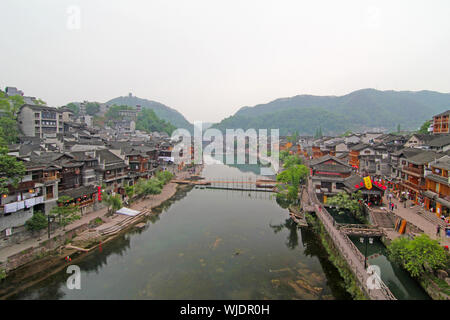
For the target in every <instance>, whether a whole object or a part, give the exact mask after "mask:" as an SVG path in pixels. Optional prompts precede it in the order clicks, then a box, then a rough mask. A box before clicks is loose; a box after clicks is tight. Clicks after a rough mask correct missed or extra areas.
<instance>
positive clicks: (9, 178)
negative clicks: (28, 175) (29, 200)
mask: <svg viewBox="0 0 450 320" xmlns="http://www.w3.org/2000/svg"><path fill="white" fill-rule="evenodd" d="M25 172H26V170H25V166H24V164H23V163H22V162H21V161H17V159H16V158H15V157H13V156H10V155H8V148H6V147H0V194H8V193H9V189H8V185H10V184H11V185H12V186H13V187H17V185H18V183H19V182H20V180H21V179H22V178H23V176H24V175H25Z"/></svg>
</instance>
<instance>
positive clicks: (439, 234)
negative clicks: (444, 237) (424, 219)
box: [436, 224, 441, 237]
mask: <svg viewBox="0 0 450 320" xmlns="http://www.w3.org/2000/svg"><path fill="white" fill-rule="evenodd" d="M436 236H437V237H440V236H441V226H440V225H439V224H438V225H437V226H436Z"/></svg>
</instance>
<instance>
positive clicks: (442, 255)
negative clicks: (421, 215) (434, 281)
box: [388, 234, 448, 277]
mask: <svg viewBox="0 0 450 320" xmlns="http://www.w3.org/2000/svg"><path fill="white" fill-rule="evenodd" d="M388 252H389V255H390V257H391V258H392V259H393V260H394V261H396V262H397V263H399V264H401V265H402V266H403V267H404V268H405V269H406V270H407V271H408V272H409V273H410V274H411V275H412V276H413V277H419V276H421V275H422V274H423V273H424V272H425V267H428V268H431V269H432V270H433V271H436V270H437V269H439V268H443V267H445V266H446V265H447V264H448V256H447V253H446V252H445V249H444V248H443V247H442V246H441V245H440V244H439V242H437V241H436V240H433V239H431V238H430V237H429V236H428V235H426V234H422V235H420V236H417V237H415V238H414V239H413V240H410V239H408V238H405V237H401V238H397V239H395V240H394V241H392V242H391V244H390V245H389V246H388Z"/></svg>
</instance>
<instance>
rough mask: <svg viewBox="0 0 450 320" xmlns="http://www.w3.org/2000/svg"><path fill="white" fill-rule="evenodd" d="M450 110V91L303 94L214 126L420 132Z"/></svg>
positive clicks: (282, 131)
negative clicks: (427, 123)
mask: <svg viewBox="0 0 450 320" xmlns="http://www.w3.org/2000/svg"><path fill="white" fill-rule="evenodd" d="M448 109H450V93H439V92H434V91H417V92H413V91H379V90H375V89H362V90H358V91H354V92H352V93H350V94H347V95H344V96H313V95H298V96H295V97H291V98H282V99H277V100H274V101H272V102H269V103H267V104H260V105H256V106H254V107H243V108H241V109H240V110H239V111H238V112H236V114H234V115H233V116H231V117H228V118H226V119H224V120H222V121H221V122H220V123H218V124H216V125H214V127H216V128H219V129H222V130H223V129H227V128H229V129H232V128H243V129H248V128H279V129H280V134H287V133H289V132H294V131H298V132H299V133H301V134H314V133H315V132H316V130H317V129H318V128H320V127H321V128H322V132H323V133H324V134H339V133H343V132H345V131H346V130H354V131H356V130H367V129H384V130H389V131H390V130H396V129H397V126H398V125H399V124H400V126H401V128H402V129H409V130H416V129H418V128H419V127H420V125H421V124H422V123H423V122H424V121H425V120H428V119H431V117H432V116H433V115H434V114H437V113H440V112H443V111H445V110H448Z"/></svg>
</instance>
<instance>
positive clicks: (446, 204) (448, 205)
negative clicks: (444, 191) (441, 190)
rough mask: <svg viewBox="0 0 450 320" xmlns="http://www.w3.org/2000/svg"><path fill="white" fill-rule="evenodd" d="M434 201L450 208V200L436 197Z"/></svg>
mask: <svg viewBox="0 0 450 320" xmlns="http://www.w3.org/2000/svg"><path fill="white" fill-rule="evenodd" d="M436 201H437V202H439V203H440V204H442V205H444V206H445V207H447V208H450V201H447V200H444V199H442V198H437V199H436Z"/></svg>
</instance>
